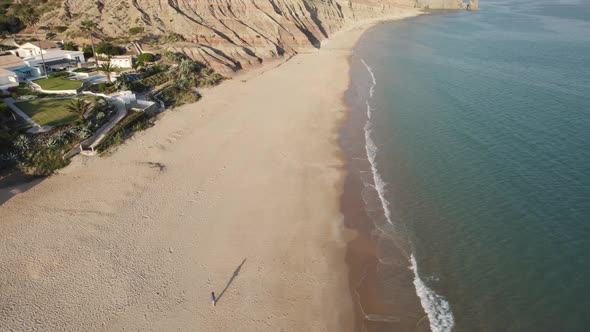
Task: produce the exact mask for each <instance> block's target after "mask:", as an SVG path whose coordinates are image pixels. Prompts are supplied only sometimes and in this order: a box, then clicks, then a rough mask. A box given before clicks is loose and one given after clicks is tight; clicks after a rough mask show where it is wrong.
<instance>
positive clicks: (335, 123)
mask: <svg viewBox="0 0 590 332" xmlns="http://www.w3.org/2000/svg"><path fill="white" fill-rule="evenodd" d="M365 28H366V25H363V26H362V27H359V28H356V29H352V30H350V31H348V32H346V33H341V34H338V35H337V36H336V37H334V38H333V39H331V40H329V41H328V42H327V43H326V44H325V47H323V48H322V49H321V50H320V51H311V52H309V53H306V54H300V55H297V56H296V57H294V58H293V59H291V60H290V61H288V62H286V63H283V64H282V65H280V66H278V67H276V68H274V69H269V67H265V68H261V69H258V70H253V71H252V72H249V73H247V74H244V75H242V76H239V77H236V78H234V79H232V80H229V81H226V82H224V83H223V84H222V85H221V86H219V87H216V88H214V89H211V90H209V91H206V92H205V94H204V95H205V97H204V98H203V100H202V101H201V102H199V103H197V104H194V105H186V106H184V107H181V108H178V109H176V110H172V111H168V112H166V114H165V115H164V116H162V118H161V119H160V120H159V121H158V122H157V124H156V125H155V126H154V127H153V128H151V129H149V130H147V131H145V132H143V133H140V134H138V135H136V136H135V137H134V138H133V139H131V140H130V141H129V142H127V143H126V144H124V145H122V146H121V147H119V148H118V149H117V150H116V151H114V152H113V153H112V154H111V155H110V156H108V157H106V158H84V157H79V158H76V159H75V160H74V161H73V163H72V165H70V166H69V167H67V168H66V169H64V170H63V171H61V172H60V173H59V174H57V175H55V176H52V177H50V178H48V179H46V180H44V181H43V182H41V183H40V184H38V185H36V186H35V187H33V188H31V189H30V190H29V191H27V192H25V193H23V194H20V195H17V196H14V197H12V198H11V199H10V200H8V201H7V202H5V203H4V204H3V205H2V206H0V239H1V240H0V289H1V294H2V296H1V297H0V330H5V329H8V330H32V329H40V330H148V329H151V330H176V329H180V330H191V331H280V330H285V331H325V330H329V331H345V330H347V329H348V328H352V327H353V326H354V322H353V321H354V315H353V314H352V313H353V304H352V300H351V298H350V293H349V289H348V280H347V271H348V270H347V266H346V265H345V262H344V254H345V248H346V238H349V237H350V234H346V231H345V230H344V228H343V225H342V216H341V214H340V211H339V205H338V203H339V196H340V193H341V190H342V180H343V176H344V175H343V170H344V164H343V160H342V158H341V153H340V151H339V149H338V145H337V139H338V128H339V125H340V123H341V121H343V120H344V118H345V116H346V112H347V110H346V106H345V105H344V104H343V102H342V95H343V93H344V91H345V90H346V88H347V86H348V83H349V77H348V68H349V64H348V59H349V55H350V50H351V48H352V47H353V46H354V44H355V42H356V40H357V39H358V37H359V36H360V35H361V33H362V32H363V31H364V29H365ZM273 66H274V65H273ZM212 291H215V292H216V294H218V297H219V295H221V296H220V297H219V301H218V303H217V306H216V307H212V306H211V303H210V302H209V294H210V292H212ZM222 292H223V293H222Z"/></svg>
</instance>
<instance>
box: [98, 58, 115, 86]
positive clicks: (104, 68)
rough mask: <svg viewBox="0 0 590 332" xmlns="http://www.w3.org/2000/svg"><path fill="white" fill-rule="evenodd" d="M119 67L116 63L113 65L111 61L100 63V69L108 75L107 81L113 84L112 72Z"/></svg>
mask: <svg viewBox="0 0 590 332" xmlns="http://www.w3.org/2000/svg"><path fill="white" fill-rule="evenodd" d="M116 68H117V66H115V65H111V63H110V62H105V63H103V64H102V65H100V70H101V71H102V72H103V73H104V74H105V75H106V76H107V82H108V83H109V84H111V83H112V82H111V73H112V72H113V71H115V69H116Z"/></svg>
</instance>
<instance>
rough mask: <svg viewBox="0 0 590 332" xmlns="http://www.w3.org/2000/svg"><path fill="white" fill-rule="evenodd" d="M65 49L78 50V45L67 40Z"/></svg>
mask: <svg viewBox="0 0 590 332" xmlns="http://www.w3.org/2000/svg"><path fill="white" fill-rule="evenodd" d="M64 50H65V51H77V50H78V45H76V44H74V42H71V41H70V42H66V43H64Z"/></svg>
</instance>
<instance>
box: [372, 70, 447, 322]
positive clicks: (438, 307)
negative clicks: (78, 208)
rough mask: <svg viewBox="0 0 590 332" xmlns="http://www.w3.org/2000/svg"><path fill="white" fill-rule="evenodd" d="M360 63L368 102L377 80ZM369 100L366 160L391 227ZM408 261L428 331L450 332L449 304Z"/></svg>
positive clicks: (414, 265)
mask: <svg viewBox="0 0 590 332" xmlns="http://www.w3.org/2000/svg"><path fill="white" fill-rule="evenodd" d="M361 61H362V63H363V65H364V66H365V67H366V68H367V70H368V72H369V74H370V75H371V79H372V84H371V88H370V90H369V100H370V99H371V98H373V93H374V92H375V86H376V85H377V79H376V78H375V74H374V73H373V69H372V68H371V67H370V66H369V65H368V64H367V63H366V62H365V60H364V59H361ZM369 100H367V122H366V123H365V127H364V131H365V142H366V143H365V150H366V151H367V158H368V159H369V164H370V165H371V173H372V174H373V182H374V184H375V185H374V187H375V190H376V191H377V194H378V196H379V200H380V201H381V205H382V207H383V212H384V214H385V218H386V219H387V222H388V223H390V224H392V225H393V222H392V219H391V210H390V208H389V201H388V200H387V199H386V198H385V193H386V186H387V183H386V182H385V181H383V178H382V177H381V174H379V171H378V169H377V162H376V156H377V145H376V144H375V141H373V139H372V137H371V131H372V127H371V116H372V111H373V109H372V108H371V105H370V102H369ZM410 261H411V264H412V265H411V268H412V271H413V272H414V287H415V288H416V294H417V295H418V297H419V298H420V303H421V305H422V308H424V311H425V312H426V315H428V320H429V322H430V329H431V330H432V332H450V331H451V330H452V329H453V326H454V325H455V319H454V318H453V313H452V311H451V306H450V305H449V302H448V301H447V300H446V299H445V298H444V297H442V296H440V295H438V294H436V292H435V291H434V290H432V289H430V288H428V286H426V284H425V283H424V281H423V280H422V279H421V278H420V275H419V274H418V265H417V263H416V259H415V258H414V254H411V256H410Z"/></svg>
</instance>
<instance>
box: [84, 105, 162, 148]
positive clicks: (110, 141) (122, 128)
mask: <svg viewBox="0 0 590 332" xmlns="http://www.w3.org/2000/svg"><path fill="white" fill-rule="evenodd" d="M152 125H153V120H152V118H150V117H149V116H148V115H147V114H146V113H144V112H132V113H131V114H129V115H128V116H127V117H125V118H124V119H123V120H122V121H121V122H119V124H117V125H116V126H115V128H113V129H112V130H111V131H110V132H109V133H108V134H107V136H106V137H105V138H104V139H103V140H102V142H100V143H99V144H98V146H97V147H96V150H97V151H99V152H103V151H106V150H107V149H109V148H110V147H113V146H117V145H119V144H121V143H123V141H124V140H126V139H127V138H129V137H131V135H133V133H134V132H137V131H140V130H144V129H146V128H149V127H151V126H152Z"/></svg>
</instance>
